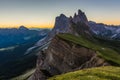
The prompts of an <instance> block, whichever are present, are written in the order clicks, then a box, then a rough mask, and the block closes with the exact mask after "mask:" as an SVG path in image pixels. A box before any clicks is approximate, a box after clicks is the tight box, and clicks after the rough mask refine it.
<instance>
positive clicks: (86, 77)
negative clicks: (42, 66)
mask: <svg viewBox="0 0 120 80" xmlns="http://www.w3.org/2000/svg"><path fill="white" fill-rule="evenodd" d="M48 80H120V67H113V66H107V67H99V68H90V69H83V70H79V71H75V72H69V73H66V74H62V75H58V76H54V77H52V78H49V79H48Z"/></svg>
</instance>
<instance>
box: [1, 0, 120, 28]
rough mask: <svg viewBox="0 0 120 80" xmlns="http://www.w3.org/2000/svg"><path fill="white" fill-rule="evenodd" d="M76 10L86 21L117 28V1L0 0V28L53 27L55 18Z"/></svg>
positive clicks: (119, 10) (119, 5)
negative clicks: (81, 12) (83, 13)
mask: <svg viewBox="0 0 120 80" xmlns="http://www.w3.org/2000/svg"><path fill="white" fill-rule="evenodd" d="M78 9H81V10H82V11H83V12H85V13H86V15H87V17H88V20H92V21H95V22H97V23H105V24H114V25H120V0H0V27H18V26H20V25H24V26H26V27H39V28H52V27H53V26H54V23H55V17H56V16H59V15H60V14H61V13H63V14H65V15H66V16H68V17H69V16H70V15H71V16H73V15H74V13H75V12H77V10H78Z"/></svg>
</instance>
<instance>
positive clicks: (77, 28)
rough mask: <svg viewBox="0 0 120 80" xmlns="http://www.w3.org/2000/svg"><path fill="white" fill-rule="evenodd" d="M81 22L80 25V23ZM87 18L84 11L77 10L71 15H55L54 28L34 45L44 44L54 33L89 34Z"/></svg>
mask: <svg viewBox="0 0 120 80" xmlns="http://www.w3.org/2000/svg"><path fill="white" fill-rule="evenodd" d="M80 24H81V25H80ZM89 31H90V30H89V25H88V20H87V17H86V15H85V13H84V12H82V11H81V10H78V13H77V14H76V13H75V15H74V16H73V17H72V16H70V17H66V16H65V15H64V14H61V15H60V16H58V17H56V19H55V25H54V28H53V29H52V30H51V32H50V33H49V34H48V36H47V37H46V38H45V39H44V40H42V41H41V40H40V41H38V42H37V44H36V46H41V45H44V44H45V43H47V42H49V41H50V40H51V39H52V38H53V37H54V36H55V35H56V34H59V33H70V34H74V35H77V36H78V35H83V34H86V33H87V34H88V33H89V34H90V32H89Z"/></svg>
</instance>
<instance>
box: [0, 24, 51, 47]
mask: <svg viewBox="0 0 120 80" xmlns="http://www.w3.org/2000/svg"><path fill="white" fill-rule="evenodd" d="M47 32H49V30H48V29H44V30H41V31H38V30H30V29H28V28H26V27H24V26H20V27H19V28H18V29H17V28H11V29H9V28H8V29H5V28H4V29H2V28H1V29H0V48H4V47H8V46H13V45H19V44H22V43H25V42H27V41H28V40H30V39H34V38H35V37H38V38H40V37H44V36H45V35H46V34H47ZM39 36H40V37H39ZM36 39H37V38H36Z"/></svg>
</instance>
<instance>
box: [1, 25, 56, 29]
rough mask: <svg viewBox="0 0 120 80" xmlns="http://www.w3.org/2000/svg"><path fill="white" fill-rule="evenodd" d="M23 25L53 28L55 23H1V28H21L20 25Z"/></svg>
mask: <svg viewBox="0 0 120 80" xmlns="http://www.w3.org/2000/svg"><path fill="white" fill-rule="evenodd" d="M21 25H23V26H25V27H27V28H53V27H54V24H38V25H34V24H16V25H11V24H10V25H2V24H0V28H19V26H21Z"/></svg>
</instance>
